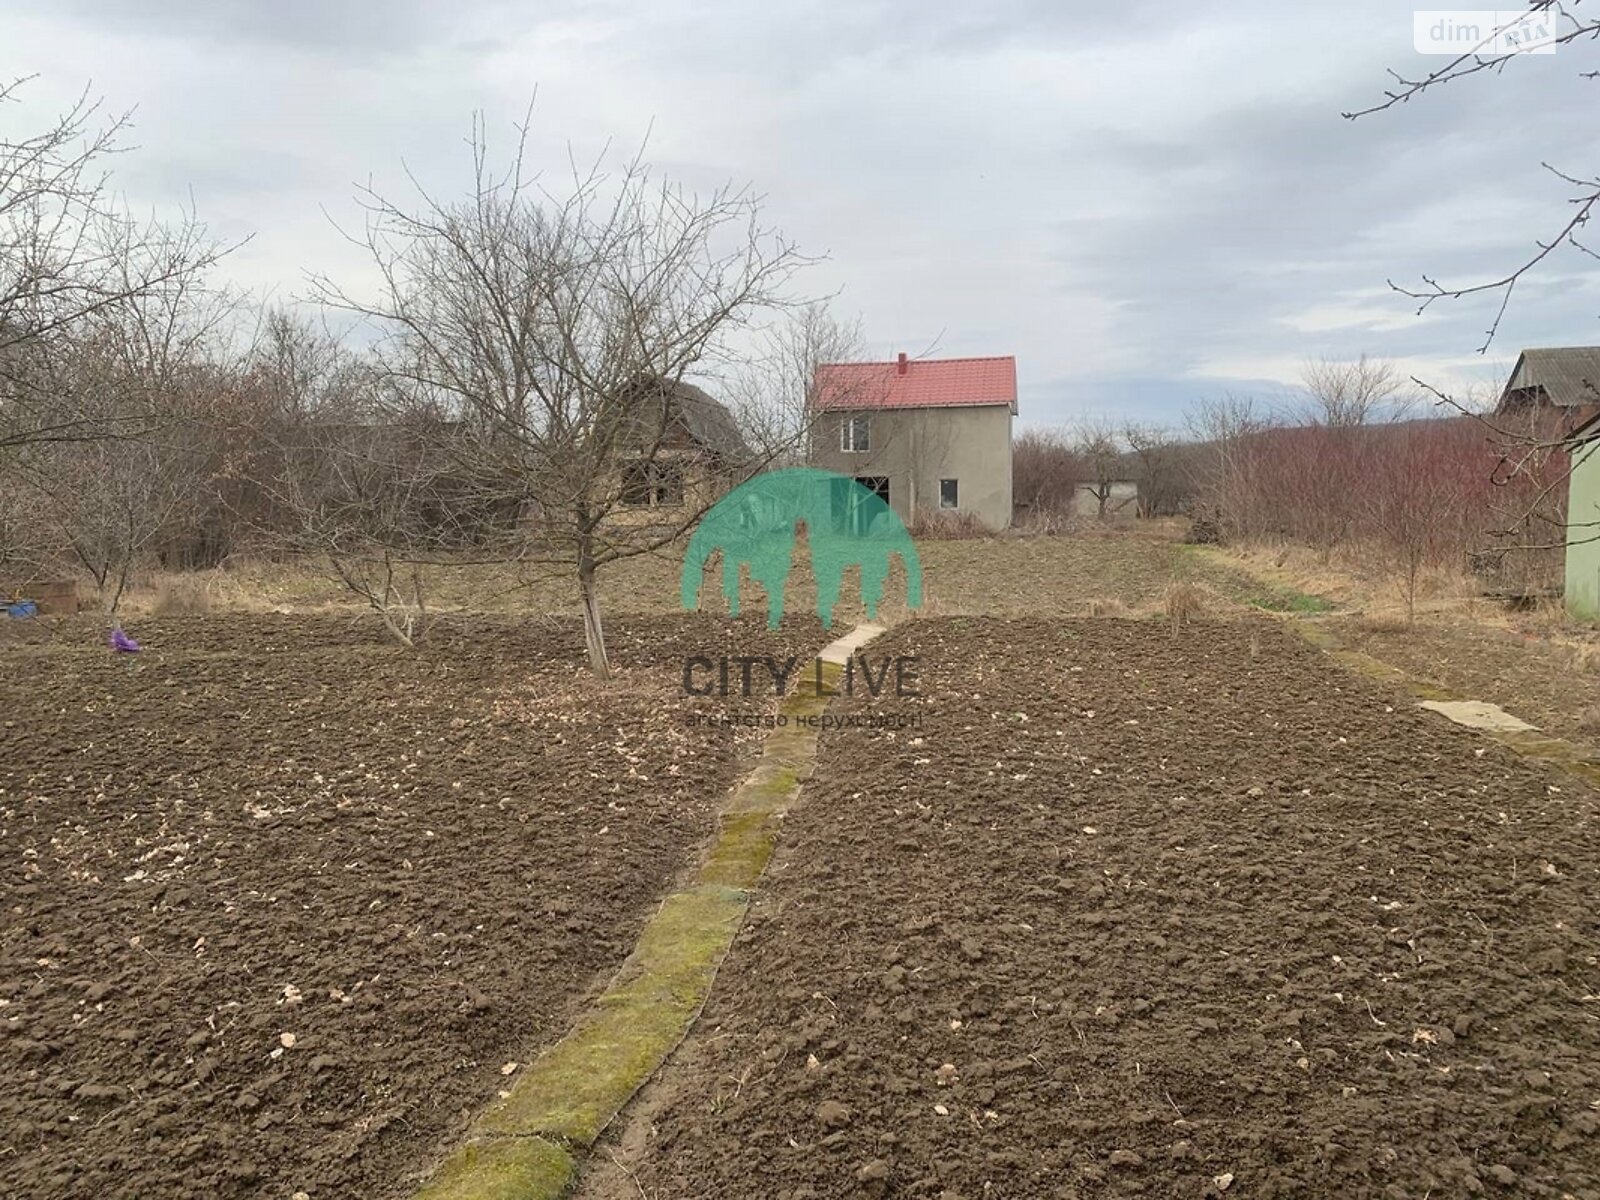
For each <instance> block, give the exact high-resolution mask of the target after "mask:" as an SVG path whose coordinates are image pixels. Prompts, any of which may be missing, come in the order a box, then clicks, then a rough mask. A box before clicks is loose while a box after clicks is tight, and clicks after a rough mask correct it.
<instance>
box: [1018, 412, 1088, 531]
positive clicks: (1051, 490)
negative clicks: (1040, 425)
mask: <svg viewBox="0 0 1600 1200" xmlns="http://www.w3.org/2000/svg"><path fill="white" fill-rule="evenodd" d="M1081 478H1082V465H1081V464H1080V463H1079V461H1078V458H1077V456H1076V455H1075V454H1074V453H1073V452H1072V446H1071V443H1069V442H1068V441H1067V439H1066V437H1065V436H1063V435H1062V434H1060V433H1057V432H1053V431H1048V430H1041V429H1025V430H1023V431H1022V432H1021V433H1020V434H1018V435H1017V437H1016V440H1015V441H1014V442H1013V443H1012V446H1011V495H1012V499H1013V501H1014V504H1015V507H1016V510H1017V515H1018V517H1019V519H1020V520H1021V521H1022V522H1023V523H1025V524H1029V525H1032V524H1035V523H1041V524H1048V523H1049V522H1051V521H1052V520H1062V519H1065V518H1067V517H1069V516H1071V514H1072V500H1073V496H1074V495H1075V494H1076V492H1077V490H1078V482H1079V480H1080V479H1081Z"/></svg>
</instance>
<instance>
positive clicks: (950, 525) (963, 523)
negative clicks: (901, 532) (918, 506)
mask: <svg viewBox="0 0 1600 1200" xmlns="http://www.w3.org/2000/svg"><path fill="white" fill-rule="evenodd" d="M910 533H911V536H912V537H913V538H915V539H916V540H918V541H924V540H927V541H949V540H951V539H956V538H990V537H994V536H995V534H994V531H993V530H991V529H990V528H989V527H988V526H987V525H985V524H984V523H983V522H982V521H980V520H978V518H977V517H975V516H973V515H972V514H971V513H964V512H940V511H938V510H937V509H923V510H921V511H919V512H918V513H917V515H916V516H915V517H914V518H913V519H912V521H911V529H910Z"/></svg>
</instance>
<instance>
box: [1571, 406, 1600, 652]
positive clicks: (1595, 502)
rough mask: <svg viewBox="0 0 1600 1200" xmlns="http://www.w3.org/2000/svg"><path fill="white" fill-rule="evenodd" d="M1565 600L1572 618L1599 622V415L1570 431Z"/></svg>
mask: <svg viewBox="0 0 1600 1200" xmlns="http://www.w3.org/2000/svg"><path fill="white" fill-rule="evenodd" d="M1566 602H1567V611H1568V612H1569V613H1571V614H1572V615H1573V616H1574V617H1577V618H1579V619H1580V620H1585V621H1600V414H1597V415H1595V416H1592V417H1590V418H1589V419H1588V420H1587V421H1585V422H1584V423H1583V424H1581V425H1579V426H1578V428H1577V429H1576V430H1574V432H1573V434H1572V474H1571V475H1570V476H1569V477H1568V479H1567V587H1566Z"/></svg>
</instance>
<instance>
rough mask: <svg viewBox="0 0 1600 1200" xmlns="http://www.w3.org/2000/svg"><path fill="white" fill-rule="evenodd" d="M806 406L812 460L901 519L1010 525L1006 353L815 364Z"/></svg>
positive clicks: (1012, 378)
mask: <svg viewBox="0 0 1600 1200" xmlns="http://www.w3.org/2000/svg"><path fill="white" fill-rule="evenodd" d="M811 405H812V414H811V415H812V417H813V420H814V424H813V435H812V442H811V462H812V465H814V466H817V467H821V468H823V469H824V470H829V471H837V472H839V473H840V474H843V475H849V476H852V477H853V478H855V479H856V480H857V481H858V482H859V483H862V484H865V485H866V486H867V487H870V488H871V489H872V490H873V491H875V492H877V493H878V495H880V496H882V497H883V498H884V499H885V500H886V501H887V502H888V504H889V507H890V508H892V509H894V511H895V513H896V514H897V515H898V516H899V517H900V519H901V520H902V521H904V522H905V523H906V524H907V525H910V524H912V523H913V522H915V521H916V519H917V518H918V516H919V515H925V514H929V513H967V514H970V515H972V516H974V517H976V518H977V519H978V520H979V521H981V522H983V524H985V525H987V526H988V527H989V528H991V529H1004V528H1005V527H1006V526H1007V525H1009V524H1010V523H1011V426H1012V421H1013V419H1014V418H1015V417H1016V415H1017V360H1016V359H1015V358H1012V357H1009V356H1007V357H1003V358H946V359H919V360H912V359H909V358H907V356H906V355H904V354H902V355H900V356H899V358H898V359H897V360H896V361H894V362H862V363H825V364H823V365H822V366H820V367H818V368H817V373H816V380H815V386H814V387H813V388H812V397H811Z"/></svg>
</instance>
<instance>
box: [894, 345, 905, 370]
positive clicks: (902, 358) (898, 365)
mask: <svg viewBox="0 0 1600 1200" xmlns="http://www.w3.org/2000/svg"><path fill="white" fill-rule="evenodd" d="M894 370H895V374H896V375H904V374H905V373H906V352H905V351H904V350H902V351H900V361H899V362H897V363H896V364H895V368H894Z"/></svg>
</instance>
